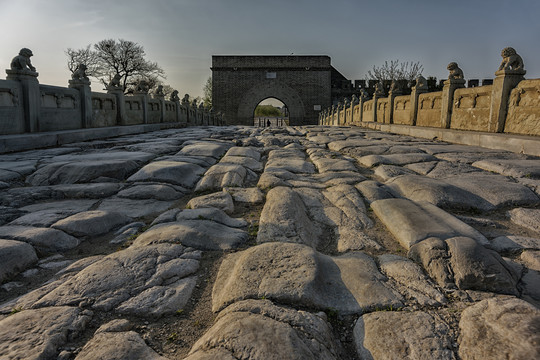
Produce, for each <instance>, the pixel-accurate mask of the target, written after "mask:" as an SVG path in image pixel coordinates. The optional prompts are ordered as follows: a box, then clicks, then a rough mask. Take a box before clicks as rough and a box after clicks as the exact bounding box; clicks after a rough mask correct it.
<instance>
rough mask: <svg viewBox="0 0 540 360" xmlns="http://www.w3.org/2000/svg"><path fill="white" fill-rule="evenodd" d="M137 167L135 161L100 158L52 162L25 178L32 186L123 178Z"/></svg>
mask: <svg viewBox="0 0 540 360" xmlns="http://www.w3.org/2000/svg"><path fill="white" fill-rule="evenodd" d="M138 168H139V164H138V163H137V162H136V161H129V160H128V161H124V160H101V161H85V162H69V163H53V164H49V165H45V166H44V167H41V168H39V169H38V170H37V171H36V172H35V173H33V174H32V175H30V176H29V177H27V178H26V182H27V183H28V184H31V185H33V186H39V185H56V184H76V183H88V182H92V181H93V180H95V179H98V178H110V179H115V180H117V181H121V180H124V179H125V178H127V177H128V176H129V175H131V174H132V173H133V172H134V171H135V170H137V169H138Z"/></svg>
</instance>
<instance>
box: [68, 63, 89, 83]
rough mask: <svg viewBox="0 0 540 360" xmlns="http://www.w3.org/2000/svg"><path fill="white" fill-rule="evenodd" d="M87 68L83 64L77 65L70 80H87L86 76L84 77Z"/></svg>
mask: <svg viewBox="0 0 540 360" xmlns="http://www.w3.org/2000/svg"><path fill="white" fill-rule="evenodd" d="M87 69H88V68H87V67H86V65H85V64H79V65H78V66H77V69H76V70H75V71H74V72H73V74H71V78H72V79H73V80H89V79H88V76H87V75H86V70H87Z"/></svg>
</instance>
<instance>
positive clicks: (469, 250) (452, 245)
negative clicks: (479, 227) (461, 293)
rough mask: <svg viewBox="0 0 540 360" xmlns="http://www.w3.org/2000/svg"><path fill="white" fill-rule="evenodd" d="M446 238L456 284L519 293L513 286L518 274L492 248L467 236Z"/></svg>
mask: <svg viewBox="0 0 540 360" xmlns="http://www.w3.org/2000/svg"><path fill="white" fill-rule="evenodd" d="M445 242H446V245H447V246H448V254H449V255H450V260H449V262H450V266H451V268H452V273H453V277H454V282H455V283H456V285H457V287H458V288H460V289H462V290H480V291H491V292H496V293H501V294H511V295H516V296H517V295H518V294H519V293H518V291H517V289H516V285H517V282H518V280H519V274H516V273H515V272H514V270H513V269H512V268H511V267H510V265H508V264H507V263H506V261H504V260H503V259H502V258H501V257H500V255H499V254H497V253H496V252H495V251H493V250H488V249H486V248H485V247H483V246H482V245H480V244H478V243H477V242H476V241H474V240H473V239H470V238H467V237H454V238H451V239H447V240H446V241H445Z"/></svg>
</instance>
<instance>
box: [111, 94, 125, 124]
mask: <svg viewBox="0 0 540 360" xmlns="http://www.w3.org/2000/svg"><path fill="white" fill-rule="evenodd" d="M107 94H112V95H114V96H116V109H117V112H116V123H117V124H118V125H126V123H127V116H126V99H125V97H124V91H123V90H122V88H121V87H113V86H110V87H108V88H107Z"/></svg>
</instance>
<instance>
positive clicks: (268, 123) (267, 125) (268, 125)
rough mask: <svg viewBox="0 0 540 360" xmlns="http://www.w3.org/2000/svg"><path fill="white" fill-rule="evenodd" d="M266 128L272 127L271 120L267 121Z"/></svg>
mask: <svg viewBox="0 0 540 360" xmlns="http://www.w3.org/2000/svg"><path fill="white" fill-rule="evenodd" d="M266 127H270V119H268V120H267V121H266Z"/></svg>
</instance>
